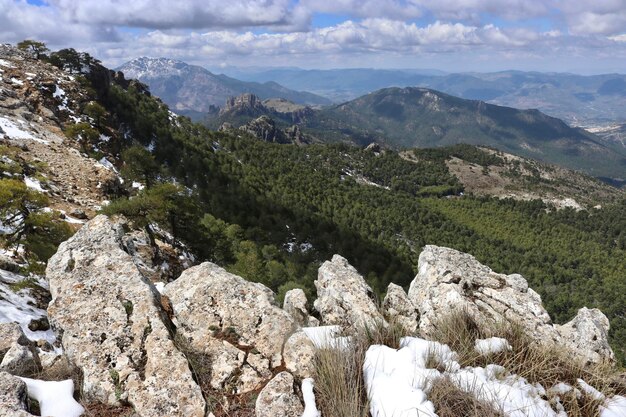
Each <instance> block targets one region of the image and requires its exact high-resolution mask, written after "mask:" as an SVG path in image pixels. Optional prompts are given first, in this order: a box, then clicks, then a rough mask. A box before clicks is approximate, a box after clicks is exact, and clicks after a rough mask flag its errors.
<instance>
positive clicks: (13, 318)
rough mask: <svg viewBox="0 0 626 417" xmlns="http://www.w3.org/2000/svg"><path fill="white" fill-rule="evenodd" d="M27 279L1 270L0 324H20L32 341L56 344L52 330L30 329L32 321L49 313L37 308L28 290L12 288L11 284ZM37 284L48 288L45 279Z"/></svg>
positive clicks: (39, 280)
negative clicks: (41, 340)
mask: <svg viewBox="0 0 626 417" xmlns="http://www.w3.org/2000/svg"><path fill="white" fill-rule="evenodd" d="M25 279H26V277H24V276H23V275H19V274H15V273H13V272H9V271H4V270H1V269H0V323H12V322H15V323H18V324H19V325H20V327H21V328H22V330H23V331H24V334H25V335H26V337H27V338H29V339H30V340H33V341H37V340H40V339H44V340H46V341H47V342H49V343H50V344H54V343H55V341H56V336H55V335H54V332H53V331H52V330H46V331H43V330H38V331H35V332H34V331H32V330H30V329H29V328H28V324H29V323H30V322H31V320H33V319H40V318H42V317H46V316H47V313H46V311H45V310H42V309H40V308H37V307H35V305H36V302H35V299H34V298H33V297H31V296H30V295H29V294H28V289H22V290H19V291H17V292H15V291H13V289H12V288H11V287H10V284H16V283H19V282H21V281H24V280H25ZM37 284H38V285H39V286H41V287H43V288H46V287H47V284H46V283H45V280H43V279H38V280H37Z"/></svg>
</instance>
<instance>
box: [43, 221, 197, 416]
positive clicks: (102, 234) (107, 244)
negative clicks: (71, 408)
mask: <svg viewBox="0 0 626 417" xmlns="http://www.w3.org/2000/svg"><path fill="white" fill-rule="evenodd" d="M124 227H125V225H124V222H123V221H122V220H111V219H109V218H107V217H106V216H102V215H101V216H97V217H95V218H94V219H93V220H91V221H90V222H88V223H86V224H85V225H84V226H83V227H82V228H81V229H80V230H79V231H78V232H77V233H76V234H75V235H74V236H73V237H72V238H71V239H69V240H68V241H66V242H64V243H63V244H61V245H60V246H59V249H58V251H57V253H56V254H55V255H54V256H53V257H52V258H51V259H50V260H49V262H48V267H47V270H46V275H47V278H48V280H49V282H50V292H51V294H52V302H51V303H50V306H49V308H48V314H49V319H50V323H51V325H52V326H53V328H55V329H57V330H58V331H60V332H61V333H62V335H63V336H62V344H63V347H64V349H65V354H66V355H67V357H68V359H69V360H70V362H71V363H73V364H75V365H76V366H78V367H79V368H80V369H81V370H82V372H83V375H84V382H83V386H82V391H83V395H84V397H85V399H86V400H87V401H97V402H103V403H105V404H118V403H119V402H120V401H127V402H129V403H130V404H131V405H132V406H133V407H134V409H135V410H136V411H137V413H138V414H139V415H141V416H143V417H152V416H154V417H156V416H164V415H167V416H198V417H201V416H203V415H204V408H205V402H204V399H203V397H202V392H201V390H200V388H199V387H198V385H197V384H196V383H195V382H194V380H193V377H192V374H191V371H190V370H189V366H188V363H187V360H186V359H185V357H184V356H183V355H182V354H181V353H180V352H179V351H178V350H177V349H176V346H175V345H174V343H173V341H172V338H171V337H170V333H169V331H168V327H167V325H166V321H164V320H166V319H164V317H165V315H164V314H163V312H162V310H161V309H160V300H159V295H158V293H157V291H156V290H155V288H154V287H153V286H152V285H151V284H150V283H149V282H147V280H146V279H145V278H144V276H143V275H142V274H141V272H140V271H139V269H138V268H137V266H136V265H135V263H134V262H133V259H132V257H131V256H130V255H129V254H128V253H127V252H126V251H124V249H123V248H124V246H123V236H124Z"/></svg>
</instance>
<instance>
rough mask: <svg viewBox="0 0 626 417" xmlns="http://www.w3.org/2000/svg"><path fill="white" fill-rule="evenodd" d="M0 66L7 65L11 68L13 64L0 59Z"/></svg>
mask: <svg viewBox="0 0 626 417" xmlns="http://www.w3.org/2000/svg"><path fill="white" fill-rule="evenodd" d="M0 66H2V67H7V68H13V64H11V63H10V62H9V61H6V60H4V59H0Z"/></svg>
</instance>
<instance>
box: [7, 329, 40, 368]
mask: <svg viewBox="0 0 626 417" xmlns="http://www.w3.org/2000/svg"><path fill="white" fill-rule="evenodd" d="M40 367H41V365H40V361H39V356H38V355H37V351H36V349H35V348H34V346H33V344H32V342H31V341H30V340H28V339H27V338H26V335H24V332H23V331H22V328H21V327H20V326H19V325H18V324H17V323H1V324H0V371H5V372H9V373H11V374H12V375H19V376H30V375H32V374H34V373H35V372H37V371H38V370H39V369H40Z"/></svg>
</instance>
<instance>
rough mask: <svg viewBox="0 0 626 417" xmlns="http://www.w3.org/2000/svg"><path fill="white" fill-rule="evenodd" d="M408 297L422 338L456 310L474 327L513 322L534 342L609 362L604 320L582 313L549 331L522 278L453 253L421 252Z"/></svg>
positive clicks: (546, 318)
mask: <svg viewBox="0 0 626 417" xmlns="http://www.w3.org/2000/svg"><path fill="white" fill-rule="evenodd" d="M408 297H409V299H410V300H411V302H412V303H413V304H414V305H415V306H417V308H418V309H419V312H420V323H419V329H420V332H421V333H422V334H423V335H425V336H428V335H429V334H430V333H431V331H432V330H433V324H434V322H435V321H436V319H437V318H438V317H441V316H443V315H445V314H446V313H448V312H450V311H451V310H454V309H457V310H464V311H466V312H468V313H469V314H470V315H471V316H472V317H473V318H474V319H475V320H476V321H477V323H479V324H484V325H491V324H495V323H507V322H515V323H518V324H520V325H521V326H522V327H523V328H524V329H525V331H526V333H527V334H529V335H530V336H532V337H533V338H534V339H536V340H540V341H542V342H546V343H550V342H552V343H556V344H558V345H562V346H566V347H568V348H569V349H571V350H572V352H573V353H574V354H576V355H578V356H579V357H581V358H585V359H586V360H590V361H598V360H600V359H601V358H605V359H612V358H613V352H612V351H611V349H610V347H609V345H608V340H607V335H608V320H607V318H606V316H604V314H602V313H601V312H600V311H599V310H587V309H583V310H581V312H580V313H579V315H578V316H577V318H575V319H574V320H573V321H572V322H570V323H568V324H566V325H564V326H554V325H553V324H552V320H551V319H550V316H549V314H548V312H547V311H546V310H545V308H544V307H543V304H542V302H541V297H540V296H539V294H537V293H536V292H535V291H533V290H532V289H531V288H529V287H528V283H527V282H526V280H525V279H524V277H523V276H521V275H519V274H511V275H505V274H498V273H496V272H494V271H492V270H491V269H490V268H489V267H487V266H485V265H482V264H481V263H480V262H478V261H477V260H476V258H474V257H473V256H471V255H468V254H465V253H462V252H459V251H456V250H454V249H449V248H444V247H439V246H430V245H429V246H426V247H425V248H424V250H423V251H422V253H421V254H420V257H419V263H418V273H417V276H416V277H415V279H414V280H413V282H412V283H411V286H410V288H409V294H408ZM594 338H595V340H594Z"/></svg>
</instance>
